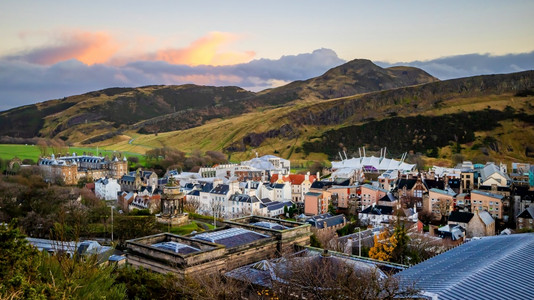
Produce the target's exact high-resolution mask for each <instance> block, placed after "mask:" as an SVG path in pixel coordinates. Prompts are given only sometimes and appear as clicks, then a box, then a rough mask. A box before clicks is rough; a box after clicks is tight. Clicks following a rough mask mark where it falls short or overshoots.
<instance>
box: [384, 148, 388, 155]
mask: <svg viewBox="0 0 534 300" xmlns="http://www.w3.org/2000/svg"><path fill="white" fill-rule="evenodd" d="M387 149H388V147H384V157H386V150H387Z"/></svg>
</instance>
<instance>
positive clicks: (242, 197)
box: [230, 194, 260, 203]
mask: <svg viewBox="0 0 534 300" xmlns="http://www.w3.org/2000/svg"><path fill="white" fill-rule="evenodd" d="M230 201H236V202H243V203H256V202H260V200H259V199H258V197H256V196H249V195H246V194H235V195H232V196H230Z"/></svg>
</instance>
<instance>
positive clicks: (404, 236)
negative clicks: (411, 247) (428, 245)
mask: <svg viewBox="0 0 534 300" xmlns="http://www.w3.org/2000/svg"><path fill="white" fill-rule="evenodd" d="M393 237H394V238H395V242H396V243H395V248H394V249H393V252H392V253H391V258H390V259H391V260H390V261H392V262H396V263H400V264H406V263H407V262H408V261H409V260H410V258H409V253H408V243H409V242H410V237H409V236H408V232H407V231H406V227H405V225H404V222H400V221H398V222H397V225H396V226H395V230H394V231H393Z"/></svg>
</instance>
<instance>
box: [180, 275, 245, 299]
mask: <svg viewBox="0 0 534 300" xmlns="http://www.w3.org/2000/svg"><path fill="white" fill-rule="evenodd" d="M175 282H176V284H177V285H179V288H180V289H182V291H183V295H184V296H185V298H186V299H198V300H212V299H219V300H225V299H240V298H242V297H241V295H242V294H243V293H244V291H245V290H246V288H247V286H248V282H243V281H235V280H230V279H228V278H225V277H224V276H222V275H221V274H209V275H201V276H197V275H193V276H191V277H186V278H185V279H184V280H176V281H175Z"/></svg>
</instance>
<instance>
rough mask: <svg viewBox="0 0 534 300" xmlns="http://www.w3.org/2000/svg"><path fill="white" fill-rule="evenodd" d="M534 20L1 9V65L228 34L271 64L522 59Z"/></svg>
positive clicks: (382, 8)
mask: <svg viewBox="0 0 534 300" xmlns="http://www.w3.org/2000/svg"><path fill="white" fill-rule="evenodd" d="M533 13H534V1H465V0H464V1H329V2H326V1H287V0H286V1H261V2H260V1H20V0H17V1H2V2H1V3H0V37H1V40H2V42H1V43H0V55H6V54H12V53H13V52H17V51H20V50H23V49H31V48H32V47H37V46H42V45H45V44H49V43H53V41H51V38H50V36H51V35H53V34H54V33H59V32H62V31H68V30H81V31H88V32H95V31H103V32H107V33H110V34H111V35H112V37H113V38H114V39H116V40H119V41H121V42H122V43H125V44H127V47H130V48H135V45H136V39H138V38H139V39H143V40H146V39H152V40H150V43H149V45H145V44H143V45H142V47H143V49H146V50H147V51H149V50H156V49H159V48H166V47H185V46H187V45H189V44H190V43H191V42H193V41H195V40H196V39H199V38H201V37H203V36H205V35H206V34H208V33H209V32H214V31H218V32H228V33H233V34H236V35H239V36H240V37H241V38H240V39H239V40H237V41H235V42H234V43H232V44H231V45H229V47H231V48H232V49H233V50H236V51H254V52H255V53H256V55H255V56H254V58H271V59H276V58H279V57H280V56H282V55H287V54H299V53H307V52H310V51H312V50H315V49H319V48H323V47H324V48H330V49H333V50H334V51H336V53H337V54H338V55H339V56H340V57H341V58H343V59H346V60H350V59H353V58H369V59H373V60H387V61H410V60H425V59H432V58H438V57H442V56H450V55H457V54H467V53H491V54H505V53H520V52H530V51H532V50H534V18H533ZM23 35H25V38H21V36H23ZM125 47H126V46H125Z"/></svg>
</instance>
